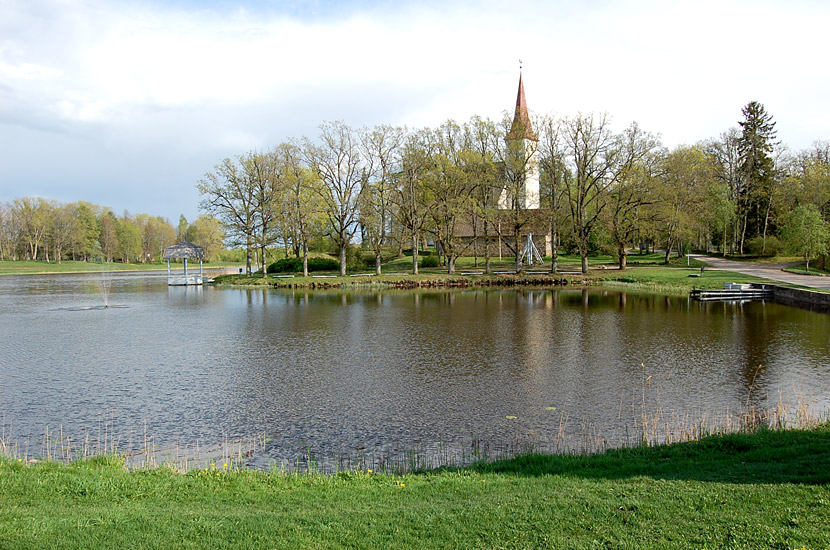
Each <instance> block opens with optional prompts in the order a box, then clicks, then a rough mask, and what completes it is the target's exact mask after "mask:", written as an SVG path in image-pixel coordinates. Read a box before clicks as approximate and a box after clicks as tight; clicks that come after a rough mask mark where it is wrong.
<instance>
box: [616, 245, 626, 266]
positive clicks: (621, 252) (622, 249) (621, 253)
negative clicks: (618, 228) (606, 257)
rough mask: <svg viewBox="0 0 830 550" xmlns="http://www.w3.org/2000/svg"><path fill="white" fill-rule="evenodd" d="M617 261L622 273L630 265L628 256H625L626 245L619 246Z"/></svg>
mask: <svg viewBox="0 0 830 550" xmlns="http://www.w3.org/2000/svg"><path fill="white" fill-rule="evenodd" d="M617 261H618V263H619V266H620V270H621V271H622V270H623V269H625V267H626V265H628V256H626V255H625V245H619V246H618V247H617Z"/></svg>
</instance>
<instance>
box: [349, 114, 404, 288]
mask: <svg viewBox="0 0 830 550" xmlns="http://www.w3.org/2000/svg"><path fill="white" fill-rule="evenodd" d="M404 136H405V132H404V130H403V129H402V128H397V127H393V126H376V127H375V128H374V129H373V130H371V131H369V130H363V131H362V132H361V135H360V141H361V145H362V149H363V158H364V159H365V161H366V170H365V172H364V176H365V181H364V184H363V186H362V188H361V190H360V197H359V214H360V224H361V225H362V226H363V228H364V230H365V234H366V239H365V241H366V242H364V244H365V245H368V247H369V248H370V249H371V250H372V252H373V253H374V255H375V274H376V275H380V274H381V263H382V259H381V254H382V252H383V247H384V246H385V245H386V239H387V235H388V233H389V225H390V222H391V220H392V189H393V183H392V177H393V174H394V173H396V172H397V171H398V168H397V166H398V162H399V159H398V156H399V153H400V148H401V144H402V143H403V139H404Z"/></svg>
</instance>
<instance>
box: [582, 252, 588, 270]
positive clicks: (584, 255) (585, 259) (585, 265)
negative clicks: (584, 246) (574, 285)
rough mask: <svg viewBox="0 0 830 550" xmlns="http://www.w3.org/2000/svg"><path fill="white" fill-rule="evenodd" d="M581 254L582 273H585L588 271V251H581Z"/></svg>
mask: <svg viewBox="0 0 830 550" xmlns="http://www.w3.org/2000/svg"><path fill="white" fill-rule="evenodd" d="M581 256H582V273H583V274H585V273H588V253H587V252H582V253H581Z"/></svg>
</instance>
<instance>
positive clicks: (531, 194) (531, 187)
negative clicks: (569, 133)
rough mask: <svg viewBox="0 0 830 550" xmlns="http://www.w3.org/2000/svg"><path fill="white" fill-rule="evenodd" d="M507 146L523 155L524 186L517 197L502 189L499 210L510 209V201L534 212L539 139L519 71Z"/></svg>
mask: <svg viewBox="0 0 830 550" xmlns="http://www.w3.org/2000/svg"><path fill="white" fill-rule="evenodd" d="M505 141H506V142H507V146H508V147H510V148H513V147H516V148H518V150H519V151H520V154H523V155H524V159H525V161H526V163H525V165H524V185H523V186H522V188H521V192H520V194H519V196H518V197H510V196H509V195H508V193H507V189H504V190H503V191H502V193H501V196H500V197H499V208H501V209H505V210H506V209H510V208H511V206H512V201H513V200H517V201H519V204H518V206H519V208H522V209H526V210H536V209H538V208H539V206H540V202H539V147H538V143H539V138H538V137H536V134H535V133H534V132H533V127H532V126H531V124H530V116H529V114H528V110H527V99H526V98H525V87H524V83H523V82H522V73H521V70H520V71H519V93H518V94H517V96H516V113H515V114H514V115H513V124H512V125H511V127H510V132H508V133H507V136H505Z"/></svg>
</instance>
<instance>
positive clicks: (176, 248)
mask: <svg viewBox="0 0 830 550" xmlns="http://www.w3.org/2000/svg"><path fill="white" fill-rule="evenodd" d="M204 257H205V251H204V249H203V248H202V247H201V246H196V245H195V244H193V243H189V242H187V241H182V242H180V243H176V244H174V245H173V246H168V247H167V248H165V249H164V259H165V260H181V259H182V258H188V259H190V258H199V259H200V260H202V259H204Z"/></svg>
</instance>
